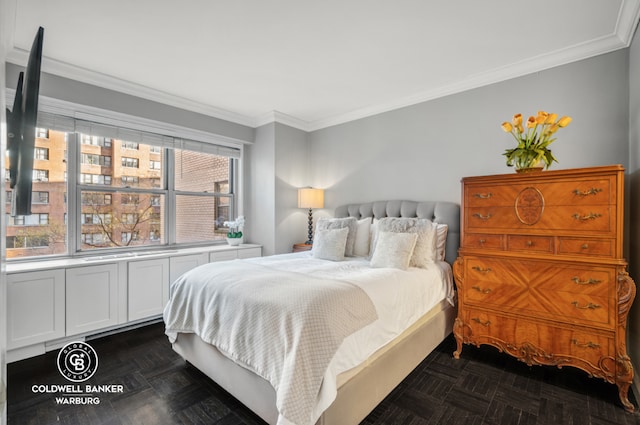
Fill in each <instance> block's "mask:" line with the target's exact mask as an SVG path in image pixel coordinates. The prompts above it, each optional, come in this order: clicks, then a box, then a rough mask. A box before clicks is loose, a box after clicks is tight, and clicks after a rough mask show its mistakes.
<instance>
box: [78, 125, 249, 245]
mask: <svg viewBox="0 0 640 425" xmlns="http://www.w3.org/2000/svg"><path fill="white" fill-rule="evenodd" d="M76 135H77V137H81V134H80V133H76ZM71 139H73V138H71ZM120 142H122V141H120ZM80 146H81V145H80V144H78V143H76V144H75V146H74V147H73V149H72V148H71V146H70V145H68V146H67V149H68V150H69V152H73V155H74V157H79V156H80V155H81V154H80ZM149 146H157V145H153V144H149ZM139 147H140V144H138V148H139ZM175 149H179V148H167V147H162V148H161V152H160V155H162V156H161V158H162V159H161V162H162V163H163V164H162V167H161V169H160V170H159V171H160V176H159V179H160V180H161V181H164V182H165V183H164V186H163V187H159V188H157V187H150V188H147V187H136V186H131V185H123V186H110V185H106V184H105V185H101V184H85V183H82V181H77V182H72V181H71V179H70V181H69V182H68V183H67V184H68V187H71V185H72V184H74V185H75V190H76V196H75V203H79V205H78V207H77V208H74V214H73V216H77V218H76V219H75V228H76V229H77V230H76V232H75V237H73V235H69V237H68V244H69V251H70V254H69V255H71V256H74V255H103V254H104V253H110V252H121V251H122V250H127V251H144V250H149V249H153V250H157V249H175V248H178V247H185V248H187V247H195V246H206V245H218V244H224V243H225V241H224V240H208V241H195V242H185V243H178V242H176V221H177V217H176V197H177V196H181V195H184V196H197V197H214V198H218V199H219V198H220V197H224V198H229V211H230V212H229V214H230V215H234V214H235V211H237V210H238V207H237V202H238V194H237V193H236V192H235V191H234V190H235V189H236V188H237V187H239V185H238V182H237V179H238V168H239V164H240V161H241V160H242V159H241V158H232V157H229V171H228V183H227V181H226V180H225V183H227V184H228V185H229V193H218V192H190V191H181V190H176V189H175V167H174V160H175V155H174V152H175ZM187 150H188V149H187ZM74 164H76V166H77V167H80V166H81V164H80V163H79V162H78V161H74ZM71 174H74V175H78V173H71ZM71 174H70V176H71ZM121 177H123V178H124V177H128V178H136V177H137V176H121ZM87 191H88V192H100V193H104V194H105V195H111V205H112V204H113V199H114V196H115V197H122V196H123V195H127V194H128V195H133V196H139V195H150V196H151V198H152V201H151V202H152V204H153V205H154V206H155V201H154V199H164V205H162V201H160V202H159V204H160V205H159V206H161V207H162V206H163V207H164V220H163V221H164V225H163V226H162V225H158V226H159V228H158V229H157V230H159V231H160V235H162V234H164V242H163V243H161V244H160V243H159V244H153V243H152V244H149V245H146V246H120V247H105V248H94V249H90V250H87V249H82V223H81V222H82V220H81V215H82V204H81V202H82V193H84V192H87ZM67 210H68V211H71V206H70V204H68V205H67ZM121 214H126V213H122V212H121ZM234 216H235V215H234ZM121 219H122V218H121ZM67 227H68V229H70V228H71V225H68V226H67ZM69 232H71V230H69ZM151 233H154V232H153V231H152V232H151ZM151 233H150V241H157V240H158V239H162V236H160V238H157V237H154V238H151ZM112 236H113V235H112ZM72 244H73V245H74V246H73V247H72V246H71V245H72ZM71 249H73V251H71Z"/></svg>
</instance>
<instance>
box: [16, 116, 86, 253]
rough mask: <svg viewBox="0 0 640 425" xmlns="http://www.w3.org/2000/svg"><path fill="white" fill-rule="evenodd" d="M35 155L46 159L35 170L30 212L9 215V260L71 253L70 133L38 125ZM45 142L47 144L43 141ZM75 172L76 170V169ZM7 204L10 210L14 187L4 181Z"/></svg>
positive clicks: (72, 136)
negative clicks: (15, 215)
mask: <svg viewBox="0 0 640 425" xmlns="http://www.w3.org/2000/svg"><path fill="white" fill-rule="evenodd" d="M36 131H37V137H38V140H36V148H35V150H34V154H35V158H36V159H39V160H44V161H46V162H40V163H37V164H38V165H37V167H38V168H36V169H34V170H33V187H32V195H31V204H32V208H31V212H32V214H31V215H28V216H17V217H10V216H9V217H7V220H6V223H7V226H6V238H5V240H6V242H7V244H8V245H7V250H6V255H7V258H8V259H9V260H11V259H14V258H22V257H34V256H50V255H64V254H67V253H68V244H67V242H68V240H67V236H68V231H67V222H66V217H67V199H66V194H67V183H66V180H65V178H66V175H67V167H68V165H69V164H68V161H66V160H65V157H64V153H65V152H66V151H68V147H69V142H68V141H69V140H72V141H73V140H75V138H74V137H75V136H74V135H73V134H72V135H71V137H70V136H69V133H65V132H60V131H54V130H49V129H45V128H38V129H37V130H36ZM44 143H46V148H45V147H43V144H44ZM74 173H75V171H74ZM5 191H6V192H7V201H8V202H7V204H6V206H5V212H6V213H7V214H10V212H11V204H10V201H11V190H9V185H8V184H6V183H5Z"/></svg>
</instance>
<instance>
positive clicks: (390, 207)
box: [335, 201, 460, 264]
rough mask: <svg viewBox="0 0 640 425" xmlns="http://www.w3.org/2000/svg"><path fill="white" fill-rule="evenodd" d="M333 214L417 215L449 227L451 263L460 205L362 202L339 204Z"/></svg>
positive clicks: (448, 258) (448, 257)
mask: <svg viewBox="0 0 640 425" xmlns="http://www.w3.org/2000/svg"><path fill="white" fill-rule="evenodd" d="M335 217H355V218H358V219H360V218H363V217H374V218H383V217H418V218H427V219H429V220H431V221H434V222H436V223H442V224H446V225H448V226H449V230H448V233H447V247H446V254H445V260H446V261H447V262H448V263H449V264H453V262H454V261H455V259H456V258H457V257H458V247H459V246H460V205H458V204H455V203H453V202H439V201H424V202H415V201H376V202H367V203H363V204H350V205H342V206H340V207H338V208H336V211H335Z"/></svg>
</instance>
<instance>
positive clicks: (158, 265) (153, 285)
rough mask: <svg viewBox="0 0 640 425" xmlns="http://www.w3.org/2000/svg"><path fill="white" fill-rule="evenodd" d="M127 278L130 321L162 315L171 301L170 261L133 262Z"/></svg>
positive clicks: (130, 263) (163, 259)
mask: <svg viewBox="0 0 640 425" xmlns="http://www.w3.org/2000/svg"><path fill="white" fill-rule="evenodd" d="M127 278H128V279H127V287H128V294H129V306H128V307H129V308H128V318H129V320H138V319H144V318H147V317H151V316H156V315H159V314H162V311H163V309H164V306H165V304H166V303H167V301H168V300H169V259H167V258H162V259H157V260H145V261H131V262H129V270H128V276H127Z"/></svg>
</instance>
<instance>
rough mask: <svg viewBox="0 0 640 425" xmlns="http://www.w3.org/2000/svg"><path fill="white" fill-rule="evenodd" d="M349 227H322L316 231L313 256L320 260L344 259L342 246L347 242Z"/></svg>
mask: <svg viewBox="0 0 640 425" xmlns="http://www.w3.org/2000/svg"><path fill="white" fill-rule="evenodd" d="M348 233H349V229H347V228H346V227H344V228H342V229H323V230H318V231H316V237H315V240H314V241H313V248H312V253H313V257H314V258H320V259H322V260H331V261H342V260H344V247H345V245H346V244H347V234H348Z"/></svg>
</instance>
